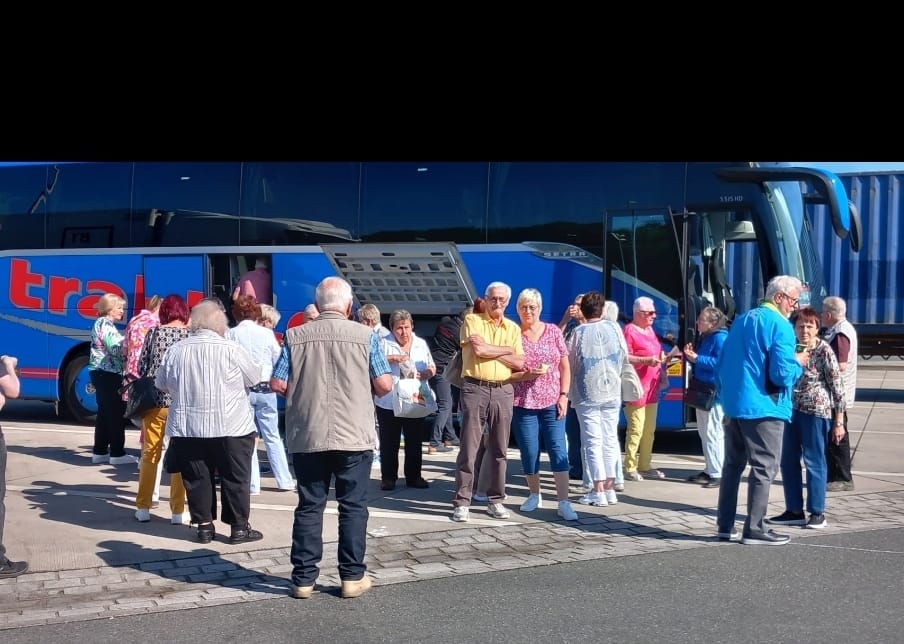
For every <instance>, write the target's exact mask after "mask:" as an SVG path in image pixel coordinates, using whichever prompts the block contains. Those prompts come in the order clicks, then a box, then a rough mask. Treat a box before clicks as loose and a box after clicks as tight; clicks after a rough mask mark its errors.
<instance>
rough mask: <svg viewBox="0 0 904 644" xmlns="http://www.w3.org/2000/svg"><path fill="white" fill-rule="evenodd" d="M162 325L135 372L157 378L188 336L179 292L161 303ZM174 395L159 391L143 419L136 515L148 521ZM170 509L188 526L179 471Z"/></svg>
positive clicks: (175, 520)
mask: <svg viewBox="0 0 904 644" xmlns="http://www.w3.org/2000/svg"><path fill="white" fill-rule="evenodd" d="M157 315H158V316H159V320H160V326H158V327H155V328H154V330H153V331H151V332H149V333H148V335H147V337H146V338H145V339H144V340H143V345H144V348H143V349H142V351H141V356H140V357H139V360H138V364H137V366H136V368H135V369H136V371H137V374H138V375H139V376H148V377H150V378H154V377H155V376H156V375H157V370H158V369H159V368H160V363H161V362H162V361H163V356H164V355H166V352H167V350H168V349H169V348H170V347H171V346H173V345H174V344H176V343H177V342H179V341H180V340H184V339H185V338H187V337H188V334H189V330H188V320H189V317H188V315H189V312H188V304H186V302H185V300H184V299H182V297H180V296H179V295H176V294H171V295H167V296H166V297H165V298H163V301H162V302H161V303H160V307H159V313H158V314H157ZM171 402H172V398H171V397H170V395H169V394H167V393H164V392H162V391H160V390H158V391H157V405H156V406H155V407H153V408H151V409H149V410H148V411H147V412H146V413H145V414H144V416H143V417H142V419H141V431H142V435H143V437H144V440H143V441H142V444H141V467H140V468H139V472H138V494H136V495H135V518H136V519H137V520H138V521H139V522H141V523H146V522H148V521H150V520H151V508H152V507H153V502H154V497H153V494H154V493H155V492H156V489H157V487H158V486H159V484H160V471H161V467H160V463H161V462H162V460H163V450H164V436H163V433H164V429H165V428H166V417H167V415H168V414H169V406H170V403H171ZM169 503H170V510H171V511H172V518H171V520H170V522H171V523H172V524H174V525H180V524H184V525H188V524H189V523H190V521H191V517H190V516H189V515H188V513H187V512H186V511H185V486H184V485H183V484H182V475H181V474H179V473H178V472H177V473H175V474H172V475H170V502H169Z"/></svg>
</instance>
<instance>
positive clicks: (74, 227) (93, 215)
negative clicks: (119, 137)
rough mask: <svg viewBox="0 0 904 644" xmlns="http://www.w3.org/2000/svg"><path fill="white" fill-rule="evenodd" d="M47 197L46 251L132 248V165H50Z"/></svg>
mask: <svg viewBox="0 0 904 644" xmlns="http://www.w3.org/2000/svg"><path fill="white" fill-rule="evenodd" d="M49 172H50V174H49V177H50V181H51V182H54V173H56V180H55V185H54V187H53V190H52V191H50V194H48V195H47V248H110V247H121V246H131V245H132V237H131V231H130V224H129V215H130V210H129V203H130V202H131V190H132V164H131V163H64V164H60V165H56V166H51V167H50V169H49Z"/></svg>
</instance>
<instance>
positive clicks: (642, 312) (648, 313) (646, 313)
mask: <svg viewBox="0 0 904 644" xmlns="http://www.w3.org/2000/svg"><path fill="white" fill-rule="evenodd" d="M638 313H641V314H643V315H656V311H638Z"/></svg>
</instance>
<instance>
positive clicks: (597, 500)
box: [568, 291, 628, 506]
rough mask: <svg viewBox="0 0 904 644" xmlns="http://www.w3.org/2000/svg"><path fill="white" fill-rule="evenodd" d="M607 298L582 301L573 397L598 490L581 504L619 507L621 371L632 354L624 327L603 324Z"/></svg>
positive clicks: (573, 342)
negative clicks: (615, 504) (623, 330)
mask: <svg viewBox="0 0 904 644" xmlns="http://www.w3.org/2000/svg"><path fill="white" fill-rule="evenodd" d="M603 303H604V300H603V295H602V293H599V292H598V291H591V292H589V293H586V294H585V295H584V298H583V299H582V300H581V311H582V312H583V314H584V318H585V321H584V323H583V324H581V325H580V326H578V327H577V328H576V329H575V330H574V333H573V334H572V336H571V338H569V340H568V359H569V362H570V364H571V387H570V389H569V394H568V395H569V398H570V399H571V404H572V405H574V408H575V411H576V412H577V415H578V421H579V422H580V425H581V451H582V452H583V457H584V463H585V465H586V469H587V472H588V474H589V476H590V479H591V481H592V485H593V487H592V488H591V490H590V491H589V492H587V494H585V495H584V497H583V498H581V499H580V500H579V503H583V504H585V505H596V506H604V505H611V504H614V503H617V502H618V497H617V496H616V494H615V480H616V475H617V471H618V459H619V456H620V451H619V448H618V415H619V412H620V411H621V402H622V401H621V372H622V367H623V366H624V363H625V360H627V355H628V350H627V346H626V344H625V339H624V336H623V335H622V331H621V329H620V328H619V327H618V324H616V323H615V322H613V321H612V320H607V319H603V317H602V315H603Z"/></svg>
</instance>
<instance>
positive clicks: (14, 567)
mask: <svg viewBox="0 0 904 644" xmlns="http://www.w3.org/2000/svg"><path fill="white" fill-rule="evenodd" d="M27 570H28V562H27V561H10V560H9V559H7V560H6V561H5V562H3V563H2V564H0V579H12V578H13V577H18V576H19V575H21V574H22V573H24V572H26V571H27Z"/></svg>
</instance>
